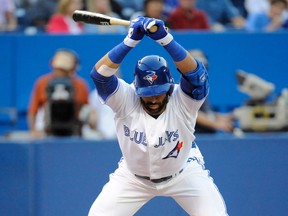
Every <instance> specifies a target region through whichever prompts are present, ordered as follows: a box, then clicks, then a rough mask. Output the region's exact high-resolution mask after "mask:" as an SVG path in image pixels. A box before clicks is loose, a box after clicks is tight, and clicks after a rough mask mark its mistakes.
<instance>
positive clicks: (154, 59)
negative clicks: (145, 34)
mask: <svg viewBox="0 0 288 216" xmlns="http://www.w3.org/2000/svg"><path fill="white" fill-rule="evenodd" d="M134 85H135V88H136V93H137V94H138V95H139V96H140V97H149V96H157V95H161V94H164V93H169V94H171V93H172V91H173V87H174V80H173V78H172V76H171V73H170V70H169V67H168V64H167V62H166V60H165V59H164V58H163V57H160V56H157V55H149V56H145V57H144V58H142V59H140V60H139V61H138V62H137V64H136V66H135V73H134Z"/></svg>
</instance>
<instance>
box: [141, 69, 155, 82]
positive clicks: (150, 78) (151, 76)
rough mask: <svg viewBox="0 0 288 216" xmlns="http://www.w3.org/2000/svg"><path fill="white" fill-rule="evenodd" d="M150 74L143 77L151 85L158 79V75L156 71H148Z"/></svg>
mask: <svg viewBox="0 0 288 216" xmlns="http://www.w3.org/2000/svg"><path fill="white" fill-rule="evenodd" d="M147 72H148V73H149V74H148V75H146V76H145V77H143V79H144V80H147V81H148V82H149V83H150V84H151V85H152V84H153V82H154V81H155V80H156V79H157V77H158V76H157V75H156V72H155V71H147Z"/></svg>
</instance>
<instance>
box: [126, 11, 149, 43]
mask: <svg viewBox="0 0 288 216" xmlns="http://www.w3.org/2000/svg"><path fill="white" fill-rule="evenodd" d="M143 20H144V17H142V16H139V17H137V18H136V19H133V20H131V22H130V27H129V30H128V34H127V36H126V38H125V39H124V43H125V44H126V45H127V46H130V47H135V46H136V45H137V44H138V43H139V42H140V41H141V40H142V38H143V37H144V33H145V32H144V28H143Z"/></svg>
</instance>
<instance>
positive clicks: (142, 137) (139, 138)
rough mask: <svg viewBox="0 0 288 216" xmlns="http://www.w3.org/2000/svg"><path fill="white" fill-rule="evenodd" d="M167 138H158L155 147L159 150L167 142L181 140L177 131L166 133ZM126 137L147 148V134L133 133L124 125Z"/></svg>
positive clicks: (141, 132)
mask: <svg viewBox="0 0 288 216" xmlns="http://www.w3.org/2000/svg"><path fill="white" fill-rule="evenodd" d="M165 134H166V136H165V137H159V138H158V144H156V145H154V147H155V148H159V147H160V146H164V145H165V144H166V142H167V141H168V142H169V143H171V142H175V141H177V140H178V139H179V133H178V130H176V131H166V132H165ZM124 135H125V136H126V137H129V139H130V141H133V142H135V143H136V144H142V145H144V146H147V138H146V134H145V132H143V131H136V130H134V131H132V130H130V128H129V127H127V126H126V125H124Z"/></svg>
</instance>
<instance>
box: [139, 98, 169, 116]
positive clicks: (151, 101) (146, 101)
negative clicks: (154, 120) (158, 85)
mask: <svg viewBox="0 0 288 216" xmlns="http://www.w3.org/2000/svg"><path fill="white" fill-rule="evenodd" d="M140 99H141V103H142V105H143V108H144V110H145V111H146V112H147V113H148V114H149V115H152V116H159V115H160V114H161V113H162V112H164V110H165V108H166V104H167V103H168V95H167V94H162V95H158V96H151V97H141V98H140Z"/></svg>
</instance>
